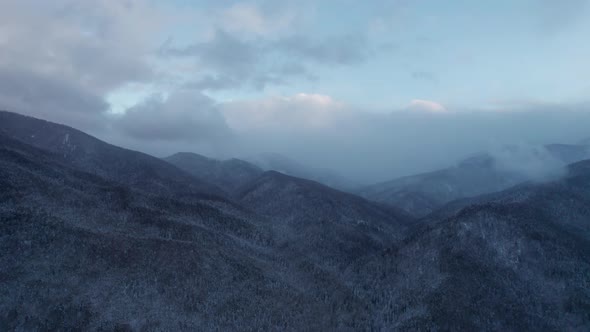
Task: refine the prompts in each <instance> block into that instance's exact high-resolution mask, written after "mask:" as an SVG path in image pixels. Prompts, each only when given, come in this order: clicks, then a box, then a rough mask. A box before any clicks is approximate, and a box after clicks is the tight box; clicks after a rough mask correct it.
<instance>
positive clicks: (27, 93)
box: [0, 67, 108, 130]
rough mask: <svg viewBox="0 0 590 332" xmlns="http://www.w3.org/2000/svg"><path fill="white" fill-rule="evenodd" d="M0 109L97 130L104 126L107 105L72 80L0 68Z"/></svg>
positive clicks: (24, 70)
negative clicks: (104, 113) (103, 114)
mask: <svg viewBox="0 0 590 332" xmlns="http://www.w3.org/2000/svg"><path fill="white" fill-rule="evenodd" d="M0 109H6V110H11V111H16V112H20V113H25V114H29V115H34V116H37V117H41V118H45V119H53V120H54V121H57V122H60V123H67V124H72V125H76V126H77V127H79V128H81V129H92V130H95V129H100V128H102V126H103V125H104V118H103V117H102V113H103V112H105V111H106V110H107V109H108V104H107V103H106V102H105V101H104V100H103V99H102V97H101V96H99V95H96V94H94V93H92V92H91V91H88V90H86V89H84V88H82V87H80V86H78V85H76V84H75V83H74V82H71V81H69V80H66V79H62V78H60V77H55V76H51V75H45V74H40V73H35V72H32V71H30V70H27V69H16V68H13V69H8V68H2V67H0Z"/></svg>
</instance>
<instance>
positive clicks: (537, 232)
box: [354, 161, 590, 331]
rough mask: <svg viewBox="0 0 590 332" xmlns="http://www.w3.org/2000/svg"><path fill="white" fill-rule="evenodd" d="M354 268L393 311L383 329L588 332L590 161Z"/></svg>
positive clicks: (462, 212)
mask: <svg viewBox="0 0 590 332" xmlns="http://www.w3.org/2000/svg"><path fill="white" fill-rule="evenodd" d="M354 272H355V275H357V276H358V277H359V278H361V280H359V284H358V286H357V287H358V288H357V289H358V291H359V292H360V293H362V292H365V294H366V296H367V297H368V298H370V299H371V301H373V303H376V306H377V307H382V308H384V309H383V311H381V312H380V313H379V314H378V315H377V316H376V317H374V319H375V320H376V321H377V322H379V323H375V325H376V326H377V329H386V330H391V329H395V330H449V331H481V330H498V331H549V330H564V329H565V330H571V331H587V330H589V329H590V316H589V315H588V313H589V311H588V308H590V288H588V287H587V286H586V285H588V284H589V283H590V161H584V162H581V163H578V164H574V165H572V166H571V167H570V168H569V175H568V176H566V177H565V178H564V179H561V180H557V181H553V182H549V183H545V184H528V185H524V186H519V187H517V188H514V189H511V190H507V191H505V192H503V193H501V194H500V193H499V194H496V197H495V198H494V199H492V200H489V201H486V200H483V201H482V202H480V203H478V204H475V205H469V206H467V207H464V208H462V209H459V210H458V211H456V212H455V213H452V214H450V215H449V216H447V217H445V218H442V219H436V220H432V221H431V222H430V223H428V224H425V225H423V226H420V227H418V228H417V229H415V230H414V231H413V234H412V235H411V236H409V237H408V238H406V239H405V240H404V241H403V244H401V245H400V247H399V249H394V250H391V251H388V252H384V253H383V255H382V256H381V257H377V256H376V257H373V258H372V259H370V260H369V261H367V262H366V264H365V265H364V266H363V267H359V268H358V270H355V271H354ZM363 289H370V290H369V291H363ZM361 297H362V296H361Z"/></svg>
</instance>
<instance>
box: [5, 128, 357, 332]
mask: <svg viewBox="0 0 590 332" xmlns="http://www.w3.org/2000/svg"><path fill="white" fill-rule="evenodd" d="M0 188H2V190H0V239H1V241H0V280H2V283H1V284H0V329H1V330H55V329H73V330H147V331H155V330H162V329H164V330H184V331H190V330H193V331H194V330H219V329H221V330H250V329H256V330H274V329H314V330H326V329H329V328H332V327H338V326H340V327H341V328H343V329H346V328H347V327H348V328H351V327H352V326H355V324H363V322H366V320H367V319H368V318H367V317H368V312H367V310H366V309H365V308H366V305H365V304H364V303H363V302H361V301H359V300H358V299H356V298H355V296H354V295H353V294H352V292H351V291H350V290H349V289H348V287H346V286H345V285H344V284H343V283H342V281H340V280H339V279H338V278H336V277H335V276H333V275H330V274H327V273H325V272H324V271H322V270H321V269H319V268H317V267H316V266H315V265H314V264H313V263H310V262H308V260H306V259H305V257H301V258H300V259H299V261H298V262H297V264H294V263H292V262H291V261H290V260H289V259H287V257H285V256H284V255H282V254H281V251H280V250H279V249H278V248H276V247H275V246H274V244H273V240H272V237H270V235H271V233H270V231H269V230H268V228H267V227H266V225H267V224H266V223H265V221H264V220H258V219H257V218H256V217H255V216H251V218H252V219H242V218H241V217H240V216H236V215H233V214H232V213H231V211H230V212H226V211H221V210H219V209H217V208H215V207H211V206H209V205H205V204H196V203H194V202H191V203H190V204H189V203H186V202H182V201H178V200H175V199H173V198H170V197H166V196H157V195H154V194H152V193H146V192H144V191H141V190H136V189H133V188H131V187H124V186H121V185H120V184H119V183H118V182H114V181H110V180H106V179H104V178H101V177H99V176H96V175H94V174H89V173H87V172H83V171H80V170H78V169H75V168H72V167H70V164H69V163H68V162H67V161H64V159H63V156H61V155H56V154H52V153H50V152H46V151H43V150H39V149H37V148H35V147H32V146H29V145H26V144H24V143H22V142H19V141H16V140H13V139H11V138H8V137H5V136H3V135H0ZM342 303H346V304H347V308H348V309H346V310H341V309H339V307H338V305H339V304H342ZM260 308H265V310H260ZM360 326H362V325H360Z"/></svg>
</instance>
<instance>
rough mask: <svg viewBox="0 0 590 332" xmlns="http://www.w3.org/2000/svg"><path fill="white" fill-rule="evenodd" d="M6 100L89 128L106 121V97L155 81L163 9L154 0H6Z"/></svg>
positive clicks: (2, 38)
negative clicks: (154, 36)
mask: <svg viewBox="0 0 590 332" xmlns="http://www.w3.org/2000/svg"><path fill="white" fill-rule="evenodd" d="M0 22H1V23H0V26H1V27H0V49H1V50H2V51H1V52H0V80H1V81H2V82H1V83H0V105H1V106H2V107H4V108H7V109H9V110H13V111H20V112H25V113H28V114H31V115H37V116H40V117H43V118H46V119H49V120H54V121H59V122H62V123H66V124H70V125H74V126H77V127H80V128H82V129H89V128H93V129H96V128H98V127H101V126H102V121H103V120H104V119H103V116H102V115H103V114H102V113H104V112H105V111H107V110H108V108H109V105H108V103H107V102H106V100H105V96H106V95H107V94H108V93H109V92H111V91H114V90H116V89H118V88H120V87H122V86H124V85H126V84H128V83H130V82H143V81H149V80H151V79H152V77H153V71H152V68H151V67H150V65H149V63H148V61H147V60H146V54H148V53H149V52H150V43H151V41H150V40H149V39H148V38H147V37H146V36H147V35H150V34H151V33H152V32H153V31H154V30H155V29H156V28H157V27H158V23H159V22H160V14H159V13H158V12H156V11H155V10H153V8H152V7H151V6H149V5H148V4H147V1H141V0H128V1H124V2H123V1H109V0H97V1H83V2H81V1H75V0H56V1H41V2H40V1H33V0H22V1H12V0H9V1H2V2H0Z"/></svg>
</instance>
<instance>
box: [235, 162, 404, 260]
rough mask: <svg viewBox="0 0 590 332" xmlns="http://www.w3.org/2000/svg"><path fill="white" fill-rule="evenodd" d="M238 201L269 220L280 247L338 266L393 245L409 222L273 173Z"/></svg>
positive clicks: (315, 185) (340, 194) (360, 200)
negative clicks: (281, 244) (281, 245)
mask: <svg viewBox="0 0 590 332" xmlns="http://www.w3.org/2000/svg"><path fill="white" fill-rule="evenodd" d="M237 199H238V200H239V202H240V203H241V204H243V205H245V206H247V207H249V208H251V209H253V210H254V211H256V212H258V213H260V214H262V215H265V216H267V217H268V218H270V220H271V223H272V225H273V226H274V228H275V231H276V233H277V238H278V239H279V240H278V241H279V242H281V241H283V243H286V244H287V245H289V246H292V247H293V248H294V250H296V251H301V252H303V253H304V254H305V255H311V256H313V257H315V258H316V259H317V261H319V262H330V263H331V264H335V265H341V264H344V265H346V264H350V262H352V261H354V260H355V259H357V258H359V257H362V256H363V255H367V254H368V253H371V252H374V251H375V250H379V249H382V248H385V247H390V246H392V245H394V243H395V241H396V240H397V239H400V238H401V237H402V236H403V234H404V231H405V230H406V229H407V228H408V225H409V222H410V218H409V217H407V216H406V215H404V214H401V213H400V212H399V211H396V210H394V209H392V208H388V207H385V206H381V205H378V204H375V203H371V202H369V201H367V200H365V199H363V198H360V197H357V196H354V195H352V194H348V193H344V192H341V191H338V190H335V189H332V188H330V187H327V186H324V185H322V184H319V183H317V182H313V181H310V180H305V179H299V178H295V177H291V176H288V175H285V174H282V173H279V172H275V171H268V172H265V173H264V174H263V175H262V176H261V177H259V178H258V179H256V180H255V181H253V182H252V183H250V184H248V185H246V186H244V187H243V188H241V190H240V191H239V193H238V195H237Z"/></svg>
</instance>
